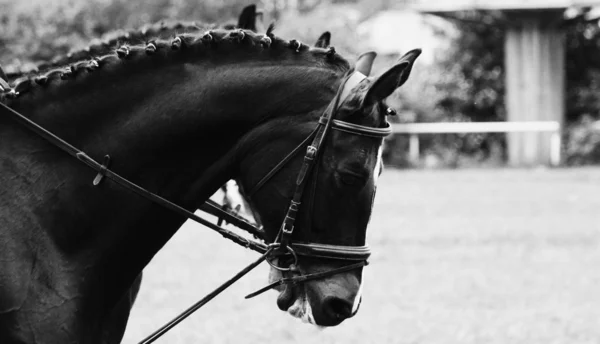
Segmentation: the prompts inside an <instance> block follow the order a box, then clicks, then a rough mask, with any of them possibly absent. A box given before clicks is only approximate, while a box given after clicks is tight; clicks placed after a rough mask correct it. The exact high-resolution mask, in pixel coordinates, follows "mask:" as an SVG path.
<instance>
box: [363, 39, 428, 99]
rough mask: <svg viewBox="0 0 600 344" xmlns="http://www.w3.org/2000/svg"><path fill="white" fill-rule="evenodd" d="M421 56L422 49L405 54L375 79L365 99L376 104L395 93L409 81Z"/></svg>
mask: <svg viewBox="0 0 600 344" xmlns="http://www.w3.org/2000/svg"><path fill="white" fill-rule="evenodd" d="M419 55H421V49H415V50H411V51H409V52H408V53H406V54H404V56H402V57H401V58H400V59H399V60H398V62H397V63H396V64H395V65H394V66H393V67H392V68H390V69H388V70H387V71H386V72H385V73H383V74H382V75H381V76H379V77H378V78H377V79H375V81H374V82H373V84H372V85H371V87H369V90H368V91H367V96H366V97H365V99H366V100H367V101H368V102H369V103H375V102H378V101H381V100H383V99H385V98H387V97H389V96H390V95H391V94H392V93H394V91H395V90H396V89H397V88H398V87H400V86H402V85H403V84H404V83H405V82H406V80H408V77H409V76H410V72H411V70H412V66H413V64H414V62H415V60H416V59H417V57H419Z"/></svg>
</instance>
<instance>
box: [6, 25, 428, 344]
mask: <svg viewBox="0 0 600 344" xmlns="http://www.w3.org/2000/svg"><path fill="white" fill-rule="evenodd" d="M419 54H420V51H419V50H414V51H411V52H409V53H407V54H405V55H404V56H403V57H402V58H401V59H400V60H399V61H398V63H397V64H395V65H394V66H393V67H391V68H390V69H389V70H388V71H386V72H385V73H383V74H382V75H381V76H379V77H376V78H372V77H367V76H366V75H368V74H369V73H368V70H370V63H372V58H374V57H373V54H367V55H363V56H361V57H360V58H359V60H358V61H357V63H356V66H355V67H354V68H351V66H350V63H349V62H348V60H346V59H345V58H344V57H342V56H341V55H339V54H337V53H336V52H335V50H334V49H332V48H330V49H322V48H316V47H310V46H307V45H305V44H302V43H301V42H299V41H296V40H290V41H288V40H284V39H282V38H279V37H277V36H275V35H274V33H273V30H272V27H270V28H269V29H268V30H267V34H266V35H259V34H256V33H253V32H251V31H247V30H212V31H208V32H206V33H203V34H189V35H180V36H176V37H174V38H172V39H170V40H162V39H159V40H156V41H153V42H149V43H147V44H144V45H132V46H129V45H125V46H122V47H120V48H119V49H117V50H116V52H115V53H112V54H107V55H103V56H96V57H94V59H92V60H84V61H79V62H76V63H73V64H71V65H70V66H68V68H67V66H63V67H61V68H58V69H52V70H49V71H47V72H44V73H41V74H37V75H30V76H28V77H27V78H24V79H19V81H18V82H14V83H12V84H7V83H6V82H1V83H0V102H1V103H2V104H4V105H5V107H2V109H10V111H8V110H7V111H5V112H3V113H6V114H9V113H21V114H23V115H24V116H25V117H22V118H21V117H16V118H17V120H15V119H14V118H9V117H8V116H0V157H1V159H0V164H1V168H0V242H1V243H2V247H3V249H2V250H1V251H0V260H1V261H2V262H3V265H4V268H3V270H2V271H0V342H2V343H31V342H38V343H68V342H77V343H103V342H118V341H119V340H120V338H121V337H120V336H122V333H112V332H111V333H109V334H107V328H113V326H114V325H113V324H114V323H115V322H121V326H122V328H123V329H124V327H125V324H126V321H127V318H128V316H129V308H128V307H119V305H120V304H121V303H122V300H123V299H124V298H128V297H129V296H130V294H129V290H130V288H131V286H132V284H133V282H134V281H135V280H136V278H137V276H139V274H140V273H141V271H142V270H143V268H144V267H145V266H146V265H147V264H148V263H149V262H150V260H151V259H152V257H153V256H154V255H155V254H156V253H157V252H158V251H159V250H160V249H161V248H162V247H163V245H164V244H165V243H166V242H167V241H168V240H169V239H170V238H171V236H172V235H174V234H175V232H176V231H177V230H178V228H179V227H180V226H181V225H182V224H183V222H184V221H185V220H186V218H184V217H182V216H181V215H180V214H178V213H175V212H171V211H169V210H168V209H165V208H164V207H162V206H160V205H157V204H156V203H153V202H151V201H149V200H147V199H144V198H141V197H139V196H138V195H136V194H134V193H131V192H128V191H127V190H125V189H123V188H122V187H121V186H120V184H118V183H115V182H113V181H112V179H107V180H105V181H103V182H100V180H102V178H99V177H101V174H99V175H98V176H96V178H94V176H95V175H96V172H91V171H90V170H89V169H88V167H89V166H90V164H91V165H93V163H92V161H96V160H102V157H104V156H105V155H107V154H110V159H104V160H103V161H104V163H103V165H102V168H100V171H101V172H102V171H104V172H106V171H107V168H108V166H110V169H111V170H112V171H118V173H119V174H120V175H123V176H127V178H128V179H129V180H130V181H132V182H134V183H136V184H137V185H143V186H144V188H146V189H148V190H151V191H152V192H154V193H156V194H159V195H161V196H162V197H164V198H166V199H169V200H171V201H172V202H174V203H176V204H179V205H180V206H182V207H183V208H185V209H187V210H188V211H193V210H194V209H198V208H199V207H200V206H201V205H202V203H204V202H205V201H206V200H207V199H208V197H209V196H210V195H212V194H213V193H214V192H215V191H216V190H218V189H219V187H220V186H221V185H223V184H224V183H225V182H226V181H227V180H230V179H235V180H237V181H238V183H239V185H240V188H242V190H244V192H245V194H246V195H247V196H248V198H249V200H250V202H251V206H252V207H253V209H255V211H256V212H257V213H258V214H259V216H260V218H261V220H262V222H263V226H264V232H265V240H266V241H267V242H269V243H276V244H277V247H279V249H280V250H283V251H286V250H287V251H288V252H289V253H291V254H287V255H278V256H276V257H274V259H272V261H270V263H271V264H273V265H272V266H274V267H273V269H272V273H271V274H270V278H271V279H276V278H278V276H299V277H301V276H304V275H306V276H309V275H316V276H317V277H319V278H314V279H310V280H307V281H306V282H305V283H297V284H294V285H287V284H281V285H280V287H279V288H278V289H279V291H280V294H279V297H278V300H277V305H278V307H279V308H280V309H281V310H283V311H287V312H288V313H290V314H291V315H293V316H295V317H298V318H301V319H303V320H305V321H308V322H311V323H313V324H316V325H320V326H335V325H338V324H339V323H341V322H342V321H344V320H346V319H348V318H351V317H352V316H353V315H354V314H355V313H356V311H357V310H358V304H359V303H360V289H361V287H362V283H361V281H362V278H361V276H362V275H361V273H362V267H363V266H364V264H366V263H365V262H366V258H367V257H368V255H365V252H366V251H365V247H366V246H365V245H366V229H367V225H368V222H369V219H370V215H371V208H372V204H373V198H374V196H375V191H376V184H377V178H378V176H379V173H380V172H381V170H382V163H381V146H382V141H383V137H384V136H385V134H387V133H389V124H388V123H387V121H386V114H389V111H387V110H386V107H385V102H384V100H385V98H386V97H387V96H389V95H390V94H391V93H392V92H394V90H395V89H396V88H398V87H400V86H401V85H402V84H404V82H406V80H407V79H408V76H409V75H410V71H411V69H412V66H413V64H414V61H415V60H416V58H417V57H418V56H419ZM365 61H366V62H365ZM66 70H68V71H69V72H68V73H67V72H65V71H66ZM361 72H362V73H361ZM364 74H366V75H364ZM350 86H352V87H350ZM324 113H327V114H328V115H327V116H326V117H324V116H322V115H323V114H324ZM19 118H21V119H19ZM323 118H325V120H324V119H323ZM29 122H31V123H35V124H36V125H37V126H39V127H40V128H45V130H49V131H50V132H52V133H54V134H55V135H56V137H59V138H60V139H61V141H60V142H68V143H69V144H70V145H73V146H69V147H79V148H80V149H82V150H83V151H85V154H83V155H79V154H77V159H79V160H80V161H84V162H86V161H87V162H86V163H84V164H79V163H78V160H77V159H74V158H73V157H72V156H71V155H69V154H65V152H64V151H62V150H60V149H57V147H56V146H55V145H53V144H50V143H49V142H48V141H47V140H46V139H45V137H46V136H44V137H42V136H40V132H39V131H37V130H34V131H33V132H32V131H31V130H28V128H27V127H28V126H29V127H31V126H32V124H28V125H25V124H24V123H29ZM315 128H318V130H317V129H315ZM316 138H319V139H320V140H318V142H317V141H315V142H313V143H312V144H310V145H309V141H310V140H311V139H316ZM215 142H218V144H215ZM61 145H62V144H59V146H61ZM307 145H308V148H307ZM315 146H316V147H321V148H319V149H318V150H317V148H315ZM64 147H66V146H64ZM311 147H312V148H311ZM302 149H307V155H305V156H304V157H302V156H301V155H299V154H298V152H300V150H302ZM290 152H291V153H290ZM316 152H319V154H318V155H316V156H315V155H314V154H312V153H316ZM311 161H314V168H313V169H311V168H306V167H305V166H306V164H309V163H311ZM109 164H110V165H109ZM301 166H302V170H301V172H300V174H298V176H299V177H300V176H303V178H298V179H296V180H294V179H295V176H296V174H297V173H296V172H298V170H300V168H301ZM304 177H306V179H305V178H304ZM92 179H94V182H92ZM300 179H301V180H302V181H304V182H303V184H302V185H304V183H309V184H308V185H310V187H309V192H307V193H304V194H303V193H302V192H298V185H297V182H298V181H299V180H300ZM96 181H97V182H96ZM290 199H292V202H293V203H291V205H290V207H289V208H288V207H286V206H285V204H290V203H289V202H290ZM300 204H302V206H301V205H300ZM282 219H285V225H283V226H280V225H281V223H280V221H281V220H282ZM296 219H297V221H296ZM290 226H291V227H290ZM294 228H295V230H294ZM282 229H285V231H283V232H282ZM270 247H271V246H270ZM354 247H358V249H355V250H353V248H354ZM292 248H295V249H297V251H298V252H297V253H298V255H295V253H292ZM301 249H304V250H305V251H306V252H309V253H310V254H307V253H302V252H300V250H301ZM331 251H333V252H334V253H331ZM328 252H329V253H328ZM357 252H358V253H357ZM298 256H299V257H300V258H298ZM354 256H360V257H361V258H360V259H363V258H364V262H363V263H362V264H361V265H358V266H357V267H356V268H354V267H352V269H351V270H350V269H346V270H347V271H346V270H344V271H342V270H340V268H342V269H343V268H344V267H345V266H346V264H347V261H346V260H345V258H353V257H354ZM288 263H289V264H291V263H293V264H292V265H293V266H292V265H289V266H288V268H282V267H283V266H284V265H286V264H288ZM277 268H279V269H277ZM327 271H333V272H334V273H333V274H326V275H323V274H322V273H323V272H327ZM321 276H322V277H321ZM109 332H110V331H109ZM119 335H120V336H119Z"/></svg>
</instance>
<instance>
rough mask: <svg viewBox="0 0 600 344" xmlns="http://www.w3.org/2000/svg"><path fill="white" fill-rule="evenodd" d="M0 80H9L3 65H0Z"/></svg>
mask: <svg viewBox="0 0 600 344" xmlns="http://www.w3.org/2000/svg"><path fill="white" fill-rule="evenodd" d="M0 79H3V80H8V78H7V77H6V74H5V73H4V69H2V65H1V64H0Z"/></svg>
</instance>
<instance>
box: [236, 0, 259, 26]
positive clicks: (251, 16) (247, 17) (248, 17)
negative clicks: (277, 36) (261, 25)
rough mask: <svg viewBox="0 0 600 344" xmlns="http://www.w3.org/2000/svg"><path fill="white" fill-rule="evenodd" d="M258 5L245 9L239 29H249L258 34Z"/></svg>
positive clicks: (239, 22)
mask: <svg viewBox="0 0 600 344" xmlns="http://www.w3.org/2000/svg"><path fill="white" fill-rule="evenodd" d="M256 16H257V13H256V5H254V4H252V5H248V6H246V7H244V9H243V10H242V13H241V14H240V17H239V18H238V28H240V29H247V30H251V31H254V32H256Z"/></svg>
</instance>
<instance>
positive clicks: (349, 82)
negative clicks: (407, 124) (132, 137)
mask: <svg viewBox="0 0 600 344" xmlns="http://www.w3.org/2000/svg"><path fill="white" fill-rule="evenodd" d="M365 78H366V76H364V75H363V74H361V73H359V72H354V73H353V74H352V75H351V76H350V77H349V78H347V79H346V82H345V83H344V86H343V88H342V89H341V91H340V92H338V94H337V95H336V98H335V101H334V102H332V105H330V106H329V107H328V108H327V110H326V111H325V113H324V114H323V116H322V117H321V118H320V119H319V122H318V123H317V127H316V128H315V129H314V130H313V132H312V133H311V134H310V135H309V136H308V137H307V138H306V139H305V140H304V141H302V142H301V143H300V144H299V145H298V146H297V147H296V148H295V149H294V150H293V151H292V152H290V153H289V154H288V155H287V156H286V157H285V158H284V159H283V160H282V161H281V162H279V163H278V164H277V165H276V166H275V167H274V168H273V169H272V170H271V171H269V173H267V174H266V175H265V176H264V177H263V178H262V179H261V180H260V181H259V182H258V183H257V185H256V186H255V187H254V189H253V190H252V191H250V193H249V196H250V197H251V196H252V195H253V194H254V193H255V192H256V191H258V190H259V189H260V188H261V187H262V186H263V185H264V184H265V183H266V182H267V181H268V180H269V179H271V177H273V176H274V175H275V174H276V173H277V172H278V171H279V170H280V169H281V168H282V167H283V166H284V165H285V164H287V163H288V162H289V161H290V160H291V159H292V158H293V157H294V156H296V155H297V154H298V153H299V152H300V151H301V150H302V149H303V148H304V147H305V146H306V145H307V144H308V143H309V142H311V143H310V144H309V145H308V147H307V148H306V153H305V155H304V161H303V164H302V167H301V169H300V172H299V173H298V177H297V178H296V185H295V191H294V195H293V197H292V200H291V201H290V205H289V207H288V210H287V213H286V216H285V218H284V220H283V223H282V225H281V228H280V231H279V234H278V235H277V238H276V240H275V242H274V243H271V244H266V243H263V242H259V241H255V240H250V239H247V238H245V237H243V236H240V235H238V234H236V233H234V232H232V231H230V230H228V229H225V228H223V227H221V226H219V225H217V224H213V223H212V222H210V221H208V220H206V219H204V218H201V217H199V216H197V215H196V214H194V213H192V212H190V211H188V210H187V209H185V208H183V207H180V206H178V205H176V204H174V203H172V202H170V201H168V200H166V199H164V198H162V197H160V196H158V195H156V194H154V193H152V192H150V191H148V190H146V189H144V188H142V187H141V186H138V185H137V184H134V183H133V182H131V181H129V180H128V179H126V178H124V177H122V176H120V175H119V174H117V173H115V172H114V171H112V170H110V169H109V168H108V163H109V161H110V157H109V156H108V155H106V157H105V159H104V162H103V163H102V164H101V163H99V162H97V161H96V160H94V159H93V158H91V157H90V156H88V155H87V154H86V153H85V152H83V151H81V150H79V149H78V148H76V147H74V146H72V145H71V144H69V143H68V142H66V141H64V140H62V139H61V138H60V137H58V136H56V135H54V134H53V133H51V132H50V131H48V130H46V129H45V128H43V127H41V126H40V125H38V124H37V123H35V122H33V121H31V120H30V119H29V118H27V117H25V116H23V115H21V114H20V113H18V112H16V111H15V110H13V109H11V108H10V107H8V106H7V105H5V104H4V103H1V102H0V114H4V115H7V116H10V117H12V118H13V119H14V120H16V121H17V122H18V123H21V124H22V125H23V126H25V127H27V128H28V129H30V130H31V131H33V132H34V133H36V134H37V135H39V136H41V137H43V138H44V139H46V140H47V141H49V142H50V143H51V144H53V145H55V146H56V147H58V148H60V149H61V150H63V151H64V152H66V153H67V154H69V155H71V156H73V157H75V158H77V159H78V160H79V161H81V162H82V163H84V164H85V165H87V166H88V167H90V168H92V169H93V170H95V171H96V172H97V173H98V175H97V176H96V178H94V181H93V185H95V186H98V185H99V184H100V182H101V181H102V179H104V178H107V179H110V180H112V181H113V182H115V183H116V184H118V185H121V186H122V187H124V188H126V189H128V190H129V191H132V192H134V193H136V194H138V195H140V196H142V197H144V198H146V199H148V200H150V201H152V202H154V203H157V204H159V205H161V206H163V207H165V208H167V209H169V210H172V211H174V212H176V213H178V214H180V215H181V216H184V217H186V218H188V219H190V220H193V221H195V222H198V223H200V224H202V225H204V226H206V227H209V228H211V229H213V230H215V231H216V232H218V233H219V234H221V235H222V236H223V237H225V238H227V239H230V240H232V241H233V242H235V243H237V244H239V245H242V246H244V247H246V248H249V249H251V250H254V251H256V252H259V253H261V256H260V258H258V259H257V260H256V261H254V262H253V263H251V264H250V265H248V266H247V267H246V268H244V269H243V270H242V271H240V272H239V273H237V274H236V275H235V276H234V277H233V278H231V279H229V280H228V281H226V282H225V283H223V284H222V285H221V286H220V287H218V288H217V289H216V290H214V291H213V292H211V293H210V294H208V295H207V296H205V297H204V298H202V299H201V300H200V301H198V302H197V303H195V304H194V305H192V306H191V307H190V308H188V309H187V310H186V311H184V312H183V313H182V314H180V315H179V316H177V317H176V318H175V319H173V320H171V321H170V322H169V323H167V324H166V325H164V326H163V327H161V328H160V329H158V330H157V331H156V332H154V333H153V334H151V335H150V336H148V337H147V338H146V339H144V340H143V341H142V342H140V343H144V344H147V343H152V342H154V341H155V340H156V339H158V338H159V337H161V336H162V335H163V334H165V333H166V332H167V331H169V330H170V329H171V328H173V327H174V326H175V325H177V324H178V323H179V322H181V321H182V320H183V319H185V318H186V317H188V316H189V315H191V314H192V313H193V312H195V311H196V310H198V309H199V308H200V307H202V306H203V305H205V304H206V303H208V302H209V301H210V300H212V299H213V298H214V297H215V296H217V295H218V294H219V293H221V292H222V291H223V290H225V289H226V288H227V287H229V286H230V285H232V284H233V283H234V282H235V281H237V280H238V279H240V278H241V277H243V276H244V275H245V274H247V273H248V272H249V271H251V270H252V269H254V268H255V267H256V266H258V265H259V264H260V263H261V262H263V261H264V260H266V261H267V262H268V263H269V264H271V265H272V266H273V267H274V268H276V269H278V270H281V271H292V272H297V270H296V267H297V264H298V257H299V256H300V257H312V258H323V259H333V260H341V261H355V262H356V263H353V264H349V265H346V266H342V267H340V268H337V269H332V270H329V271H324V272H318V273H313V274H306V275H299V276H294V277H288V278H282V279H280V280H279V281H276V282H274V283H272V284H270V285H268V286H266V287H264V288H262V289H260V290H258V291H256V292H254V293H252V294H249V295H248V296H246V298H251V297H254V296H256V295H259V294H261V293H263V292H265V291H267V290H269V289H272V288H274V287H275V286H277V285H282V284H298V283H303V282H306V281H310V280H316V279H321V278H324V277H328V276H331V275H335V274H339V273H342V272H346V271H351V270H354V269H357V268H360V267H363V266H365V265H367V259H368V258H369V256H370V255H371V250H370V249H369V247H368V246H367V245H365V246H341V245H327V244H319V243H300V242H293V241H292V234H293V232H294V224H295V221H296V215H297V213H298V211H299V209H300V205H301V200H302V195H303V194H304V191H305V189H306V184H307V181H308V179H310V178H309V176H311V172H312V171H313V169H314V168H315V164H316V162H317V161H318V159H319V153H320V152H321V147H322V145H323V143H324V142H325V138H326V137H327V134H328V133H329V132H330V130H338V131H341V132H344V133H348V134H353V135H360V136H368V137H373V138H379V139H382V138H384V137H385V136H387V135H389V134H390V133H391V129H390V126H389V124H387V123H386V124H387V126H386V127H384V128H374V127H367V126H362V125H358V124H354V123H349V122H344V121H341V120H337V119H335V118H333V117H334V115H335V113H336V112H337V109H338V104H340V99H342V100H344V99H345V98H346V97H347V96H348V95H349V94H350V92H351V90H352V89H353V88H354V87H355V86H356V85H358V84H359V83H360V82H361V81H362V80H363V79H365ZM3 92H4V93H7V94H8V93H11V92H14V90H11V89H10V87H9V86H8V84H7V83H6V82H5V81H4V80H3V79H2V77H0V93H3ZM311 140H312V141H311ZM315 177H316V173H315ZM314 180H316V178H314ZM200 210H203V211H205V212H207V213H209V214H212V215H215V216H217V217H219V219H220V221H221V220H222V219H225V220H227V222H229V223H231V224H233V225H235V226H237V227H239V228H241V229H243V230H246V231H248V232H249V233H251V234H253V235H254V236H255V237H257V238H260V239H263V240H264V232H263V231H262V230H261V229H259V228H257V227H256V226H254V225H252V224H250V223H249V222H247V221H245V220H244V219H243V218H240V217H239V216H237V215H235V214H232V213H230V212H227V211H225V210H223V209H222V208H220V207H219V206H218V205H217V204H215V203H214V202H212V201H210V200H209V201H207V202H206V203H205V204H203V205H202V206H201V207H200ZM282 256H283V257H286V256H287V257H292V258H293V263H292V264H291V265H290V266H289V267H281V266H277V265H275V264H274V263H273V261H272V260H273V259H274V258H281V257H282Z"/></svg>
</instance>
